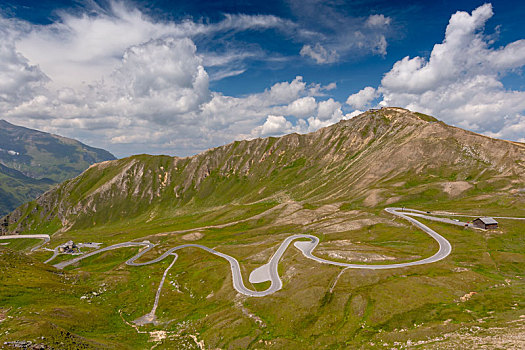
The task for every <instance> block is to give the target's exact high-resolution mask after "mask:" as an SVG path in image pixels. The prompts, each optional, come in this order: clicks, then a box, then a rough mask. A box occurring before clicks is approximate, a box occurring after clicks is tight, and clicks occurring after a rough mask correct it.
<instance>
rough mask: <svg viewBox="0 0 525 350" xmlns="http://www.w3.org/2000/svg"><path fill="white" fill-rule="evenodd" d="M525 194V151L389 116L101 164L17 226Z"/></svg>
mask: <svg viewBox="0 0 525 350" xmlns="http://www.w3.org/2000/svg"><path fill="white" fill-rule="evenodd" d="M524 186H525V145H524V144H522V143H517V142H510V141H504V140H497V139H492V138H489V137H485V136H483V135H479V134H476V133H473V132H469V131H466V130H463V129H459V128H456V127H452V126H449V125H447V124H445V123H443V122H440V121H438V120H436V119H435V118H433V117H430V116H427V115H424V114H421V113H413V112H411V111H408V110H406V109H402V108H383V109H381V110H370V111H368V112H366V113H363V114H361V115H359V116H357V117H355V118H353V119H350V120H345V121H341V122H339V123H337V124H335V125H332V126H329V127H326V128H323V129H320V130H318V131H316V132H314V133H310V134H305V135H298V134H291V135H286V136H283V137H279V138H275V137H270V138H265V139H255V140H251V141H236V142H233V143H231V144H228V145H225V146H221V147H217V148H214V149H211V150H208V151H206V152H203V153H201V154H198V155H195V156H193V157H186V158H177V157H168V156H148V155H138V156H132V157H129V158H125V159H120V160H115V161H111V162H105V163H101V164H97V165H95V166H92V167H90V168H89V169H88V170H87V171H85V172H84V173H83V174H82V175H80V176H78V177H76V178H75V179H72V180H69V181H66V182H64V183H63V184H61V185H60V186H57V187H56V188H55V189H53V190H52V191H49V192H47V193H46V194H45V195H43V196H41V197H40V198H38V199H37V200H36V201H35V202H31V203H28V204H26V205H23V206H22V207H20V208H18V209H17V210H16V211H15V212H13V213H12V215H11V217H10V220H11V221H10V226H9V227H10V230H12V231H13V230H16V231H20V232H22V231H27V230H39V229H42V228H44V227H58V228H59V227H61V228H62V229H63V230H67V229H69V228H84V227H93V226H94V225H97V226H98V225H104V224H109V223H113V222H118V221H123V220H129V219H130V218H133V217H138V216H143V217H150V216H151V217H153V216H155V217H170V215H172V213H173V209H174V208H181V207H189V208H193V209H194V210H198V208H204V207H208V208H209V207H214V206H222V205H228V204H230V203H253V202H257V201H261V200H269V199H273V200H278V201H281V200H293V201H301V202H311V203H320V204H322V203H334V202H337V203H348V206H350V207H352V206H357V207H384V206H387V205H391V204H393V203H396V204H397V205H402V203H409V202H410V203H414V202H417V203H422V204H424V203H431V202H433V201H435V200H437V199H447V198H458V196H459V197H461V196H470V197H475V196H479V195H481V194H483V193H486V192H490V193H496V192H501V193H502V194H505V195H507V194H510V193H513V191H514V192H516V191H521V189H522V188H523V187H524ZM50 222H53V225H51V226H49V223H50ZM49 233H52V232H49Z"/></svg>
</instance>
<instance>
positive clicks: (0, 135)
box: [0, 119, 115, 215]
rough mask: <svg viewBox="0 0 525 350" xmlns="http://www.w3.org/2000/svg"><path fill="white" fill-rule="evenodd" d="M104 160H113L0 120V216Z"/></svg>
mask: <svg viewBox="0 0 525 350" xmlns="http://www.w3.org/2000/svg"><path fill="white" fill-rule="evenodd" d="M107 159H115V157H114V156H113V155H112V154H111V153H109V152H107V151H105V150H103V149H99V148H94V147H90V146H87V145H85V144H83V143H81V142H79V141H77V140H73V139H70V138H67V137H63V136H59V135H54V134H49V133H46V132H43V131H39V130H33V129H29V128H26V127H22V126H18V125H14V124H11V123H9V122H8V121H6V120H3V119H2V120H0V165H1V166H2V167H1V169H0V179H1V180H2V181H1V182H0V215H3V214H6V213H8V212H9V211H11V210H13V209H15V208H16V207H17V206H19V205H20V204H22V203H24V202H27V201H29V200H32V199H34V198H35V197H36V196H37V195H39V194H42V193H43V192H45V191H46V190H48V189H50V188H51V186H52V185H55V184H58V183H60V182H62V181H64V180H66V179H69V178H72V177H74V176H77V175H78V174H80V173H81V172H82V171H83V170H85V169H86V168H87V167H88V166H89V165H91V164H93V163H95V162H99V161H102V160H107Z"/></svg>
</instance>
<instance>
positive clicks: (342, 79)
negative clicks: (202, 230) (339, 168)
mask: <svg viewBox="0 0 525 350" xmlns="http://www.w3.org/2000/svg"><path fill="white" fill-rule="evenodd" d="M523 18H525V2H518V1H492V2H483V1H467V0H465V1H463V0H456V1H449V0H434V1H422V0H410V1H408V0H407V1H392V0H390V1H387V0H370V1H369V0H357V1H343V0H332V1H330V0H328V1H318V0H288V1H274V0H265V1H253V0H236V1H218V0H211V1H172V0H158V1H114V0H109V1H106V0H104V1H97V0H85V1H82V0H78V1H69V0H59V1H50V0H39V1H29V0H0V38H2V39H1V40H0V119H5V120H7V121H9V122H11V123H14V124H17V125H22V126H26V127H30V128H34V129H39V130H43V131H46V132H51V133H55V134H59V135H63V136H67V137H72V138H75V139H78V140H80V141H82V142H84V143H87V144H89V145H91V146H94V147H100V148H104V149H107V150H109V151H111V152H112V153H114V154H115V155H116V156H117V157H125V156H129V155H132V154H140V153H149V154H168V155H174V156H175V155H176V156H188V155H193V154H196V153H198V152H201V151H203V150H206V149H208V148H211V147H216V146H220V145H223V144H226V143H229V142H232V141H234V140H242V139H253V138H257V137H267V136H280V135H283V134H287V133H292V132H297V133H307V132H312V131H315V130H318V129H319V128H321V127H325V126H328V125H331V124H334V123H337V122H338V121H340V120H341V119H350V118H353V117H354V116H356V115H358V114H360V113H361V112H363V111H366V110H367V109H369V108H378V107H384V106H397V107H404V108H408V109H410V110H413V111H418V112H423V113H427V114H430V115H433V116H435V117H437V118H438V119H440V120H443V121H444V122H446V123H448V124H451V125H455V126H458V127H461V128H464V129H468V130H472V131H474V132H478V133H482V134H485V135H487V136H491V137H497V138H503V139H507V140H514V141H520V142H525V79H524V76H523V68H524V66H525V23H524V22H523Z"/></svg>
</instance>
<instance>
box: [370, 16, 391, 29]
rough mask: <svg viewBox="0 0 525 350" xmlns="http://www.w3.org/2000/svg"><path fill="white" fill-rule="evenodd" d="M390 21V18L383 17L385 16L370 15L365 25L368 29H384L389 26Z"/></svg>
mask: <svg viewBox="0 0 525 350" xmlns="http://www.w3.org/2000/svg"><path fill="white" fill-rule="evenodd" d="M391 21H392V19H391V18H390V17H385V15H382V14H379V15H370V16H369V17H368V18H367V20H366V22H365V25H366V26H368V27H384V26H387V25H389V24H390V22H391Z"/></svg>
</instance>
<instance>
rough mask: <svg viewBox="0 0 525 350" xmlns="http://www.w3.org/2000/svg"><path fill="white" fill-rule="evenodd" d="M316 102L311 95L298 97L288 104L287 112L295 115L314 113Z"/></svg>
mask: <svg viewBox="0 0 525 350" xmlns="http://www.w3.org/2000/svg"><path fill="white" fill-rule="evenodd" d="M316 107H317V102H316V101H315V98H314V97H312V96H307V97H302V98H299V99H297V100H295V101H293V102H292V103H290V104H289V105H288V114H290V115H293V116H295V117H306V116H310V115H312V114H313V113H314V111H315V108H316Z"/></svg>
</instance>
